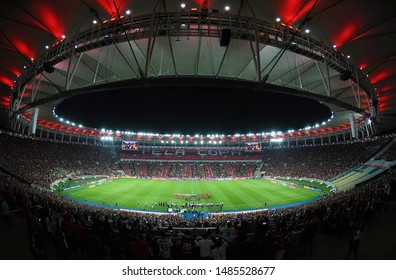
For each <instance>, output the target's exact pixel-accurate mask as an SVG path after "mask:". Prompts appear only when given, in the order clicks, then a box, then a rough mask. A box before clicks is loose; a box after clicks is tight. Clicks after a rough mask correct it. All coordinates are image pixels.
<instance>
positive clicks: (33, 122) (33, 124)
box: [28, 107, 39, 135]
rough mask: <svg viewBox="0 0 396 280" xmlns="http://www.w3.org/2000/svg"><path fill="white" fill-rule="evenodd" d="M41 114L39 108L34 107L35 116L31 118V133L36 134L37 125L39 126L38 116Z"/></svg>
mask: <svg viewBox="0 0 396 280" xmlns="http://www.w3.org/2000/svg"><path fill="white" fill-rule="evenodd" d="M38 114H39V108H37V107H36V108H34V111H33V117H32V118H31V119H30V126H29V132H28V133H29V135H35V134H36V127H37V118H38Z"/></svg>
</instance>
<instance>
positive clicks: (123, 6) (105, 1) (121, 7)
mask: <svg viewBox="0 0 396 280" xmlns="http://www.w3.org/2000/svg"><path fill="white" fill-rule="evenodd" d="M96 3H98V4H99V6H100V7H101V8H102V9H103V10H104V11H105V12H106V13H108V14H109V15H110V16H111V17H117V9H116V8H115V7H114V4H113V1H109V0H96ZM115 3H116V5H117V7H118V11H119V13H120V15H122V14H124V13H125V11H126V10H127V8H128V6H129V5H130V3H128V1H125V0H115Z"/></svg>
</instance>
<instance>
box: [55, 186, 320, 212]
mask: <svg viewBox="0 0 396 280" xmlns="http://www.w3.org/2000/svg"><path fill="white" fill-rule="evenodd" d="M60 194H61V195H62V196H65V197H68V198H71V199H74V200H76V201H79V202H82V203H87V204H91V205H97V206H103V207H112V208H119V209H129V210H143V211H161V212H167V211H168V210H169V208H172V209H175V210H176V209H187V210H192V209H193V207H194V209H195V210H197V211H205V212H219V211H244V210H245V211H246V210H255V209H263V208H277V207H286V206H291V205H296V204H300V203H304V202H308V201H312V200H315V199H319V198H321V197H322V196H323V193H322V192H320V191H315V190H310V189H306V188H301V187H295V188H292V187H289V186H285V185H282V184H281V183H279V182H275V181H272V180H269V179H254V180H253V179H251V180H152V179H134V178H117V179H113V180H111V181H107V182H104V183H101V184H90V185H87V186H83V187H78V188H73V189H69V190H64V191H61V192H60Z"/></svg>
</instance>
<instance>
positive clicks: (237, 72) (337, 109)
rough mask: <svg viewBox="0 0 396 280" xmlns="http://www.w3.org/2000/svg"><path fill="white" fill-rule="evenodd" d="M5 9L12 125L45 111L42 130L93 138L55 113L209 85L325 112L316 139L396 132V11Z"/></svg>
mask: <svg viewBox="0 0 396 280" xmlns="http://www.w3.org/2000/svg"><path fill="white" fill-rule="evenodd" d="M205 2H207V4H205ZM181 3H185V5H186V6H185V8H181V6H180V5H181ZM2 4H3V9H2V10H1V11H0V15H1V16H0V22H1V28H0V44H1V45H0V46H1V48H0V106H2V107H3V108H9V106H10V102H12V101H15V100H17V101H18V102H17V105H18V106H15V107H14V108H13V111H14V114H13V116H14V117H15V116H17V115H18V114H19V113H20V114H21V116H23V117H26V118H31V117H32V116H33V113H32V112H33V111H32V108H34V107H38V108H40V110H39V114H38V124H39V126H43V127H47V128H50V129H57V130H64V131H69V132H75V133H89V132H88V131H86V132H83V131H84V129H82V127H79V126H78V124H75V125H74V126H73V125H72V123H65V122H62V121H61V120H60V118H59V117H58V118H57V117H56V116H55V115H54V112H53V108H54V107H56V105H57V104H58V103H59V102H60V101H62V100H63V99H65V98H69V97H71V96H74V95H78V94H81V93H88V92H101V91H104V90H112V89H116V88H130V89H136V88H142V87H145V88H147V87H149V88H151V87H153V88H160V87H164V86H174V85H188V86H191V85H194V86H203V85H205V86H211V87H222V88H246V89H249V90H253V91H257V92H259V93H261V92H263V93H264V92H265V91H271V92H275V93H279V94H289V95H290V94H292V95H297V96H304V97H309V98H313V99H315V100H318V101H320V102H321V103H323V104H326V105H327V106H328V107H329V108H331V110H332V111H333V112H334V119H333V120H332V121H331V122H328V123H327V122H326V123H325V124H324V123H323V124H320V128H314V127H313V132H311V133H313V134H320V133H327V132H330V131H334V130H343V129H349V120H350V119H349V117H350V116H351V115H353V116H354V117H355V118H356V119H358V120H365V119H368V118H370V116H374V117H377V119H378V122H376V125H375V129H376V130H377V132H382V131H388V130H393V129H394V128H395V123H396V122H395V119H396V118H395V117H396V108H395V105H396V99H395V90H396V70H395V69H396V67H395V66H396V59H395V58H396V51H395V48H394V45H393V42H394V41H395V39H396V32H395V30H394V26H396V5H395V4H394V3H392V4H389V1H361V0H348V1H323V0H322V1H318V0H316V1H315V0H311V1H310V0H289V1H286V0H273V1H259V0H244V1H243V0H242V1H231V0H230V1H216V0H209V1H202V0H199V1H198V0H195V1H174V0H166V1H165V0H160V1H157V0H146V1H140V0H135V1H127V0H124V1H120V0H69V1H60V0H58V1H54V0H43V1H29V0H20V1H16V0H7V1H3V3H2ZM226 6H229V8H230V9H229V10H225V7H226ZM194 8H197V10H195V9H194ZM206 9H207V10H206ZM127 11H130V13H127ZM277 18H278V20H277ZM227 29H229V30H230V31H231V33H229V34H228V35H229V38H228V35H227ZM307 30H309V32H308V31H307ZM227 39H230V41H229V42H227ZM132 91H133V90H132ZM286 96H287V95H286ZM377 102H378V104H377ZM373 103H374V104H373ZM375 107H378V109H379V111H378V112H377V111H375V110H374V108H375ZM285 114H287V112H285ZM3 119H4V116H3ZM94 133H95V132H94Z"/></svg>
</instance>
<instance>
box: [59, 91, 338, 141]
mask: <svg viewBox="0 0 396 280" xmlns="http://www.w3.org/2000/svg"><path fill="white" fill-rule="evenodd" d="M56 114H57V115H58V116H59V117H61V118H63V119H67V120H69V121H70V122H74V123H81V124H82V125H84V126H86V127H91V128H97V129H102V128H105V129H111V130H114V131H116V130H120V131H134V132H152V133H181V134H197V133H198V134H207V133H210V134H212V133H220V134H235V133H262V132H271V131H287V130H290V129H300V128H303V127H306V126H307V125H314V124H316V123H321V122H323V121H324V120H327V119H328V118H329V117H330V116H331V111H330V110H329V108H328V107H327V106H325V105H323V104H321V103H319V102H318V101H316V100H312V99H307V98H303V97H299V96H295V95H287V94H280V93H274V92H270V91H265V92H263V91H255V90H253V89H243V88H236V87H210V86H196V85H193V86H186V85H183V86H164V87H162V86H161V87H160V86H153V87H133V88H123V89H111V90H107V91H103V90H102V91H100V92H94V93H87V94H79V95H75V96H73V97H71V98H69V99H65V100H64V101H63V102H61V103H60V104H58V106H57V107H56Z"/></svg>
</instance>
